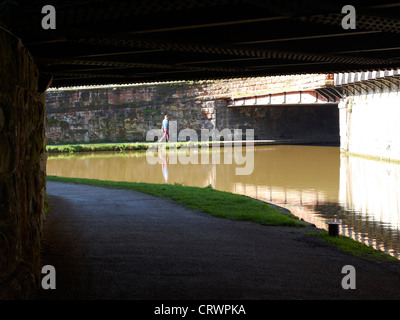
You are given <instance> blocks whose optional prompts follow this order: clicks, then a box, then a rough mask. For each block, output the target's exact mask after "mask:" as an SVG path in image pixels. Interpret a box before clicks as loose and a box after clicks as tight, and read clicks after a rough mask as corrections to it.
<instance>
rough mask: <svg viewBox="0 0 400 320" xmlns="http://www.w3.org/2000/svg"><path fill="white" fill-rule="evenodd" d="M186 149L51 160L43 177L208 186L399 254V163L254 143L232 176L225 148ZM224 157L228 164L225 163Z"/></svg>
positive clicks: (79, 155)
mask: <svg viewBox="0 0 400 320" xmlns="http://www.w3.org/2000/svg"><path fill="white" fill-rule="evenodd" d="M182 152H183V153H184V154H182ZM188 152H189V151H188V150H187V151H180V152H178V153H177V152H176V151H169V152H168V151H166V152H165V153H164V152H160V153H159V154H157V153H156V154H154V157H152V158H149V155H148V154H147V156H146V151H135V152H125V153H119V152H107V153H76V154H72V155H67V156H66V155H49V158H48V162H47V174H48V175H56V176H63V177H79V178H89V179H101V180H114V181H133V182H150V183H170V184H174V183H179V184H182V185H185V186H198V187H206V186H209V185H211V186H212V187H213V188H215V189H218V190H223V191H229V192H234V193H238V194H244V195H247V196H250V197H254V198H257V199H260V200H263V201H267V202H271V203H274V204H277V205H280V206H282V207H285V208H287V209H289V210H290V211H291V212H292V213H293V214H294V215H296V216H298V217H299V218H302V219H304V220H305V221H308V222H311V223H313V224H315V225H316V226H317V227H319V228H323V229H327V223H328V222H333V221H337V222H339V223H340V230H339V231H340V233H341V234H344V235H346V236H349V237H352V238H353V239H355V240H358V241H361V242H364V243H365V244H367V245H370V246H372V247H374V248H376V249H379V250H382V251H385V252H387V253H389V254H391V255H393V256H395V257H398V258H399V257H400V231H399V218H400V196H399V192H398V191H399V190H400V165H399V164H392V163H388V162H380V161H375V160H368V159H363V158H359V157H353V156H347V155H343V154H341V153H340V150H339V148H338V147H320V146H297V145H296V146H288V145H285V146H278V145H274V146H255V147H251V148H250V149H248V150H247V152H248V153H247V154H246V149H245V148H243V153H242V155H243V156H245V155H246V156H248V155H250V154H253V155H254V162H252V161H250V160H249V161H248V163H247V164H249V163H250V164H251V165H253V164H254V167H253V168H252V169H253V171H252V173H251V174H249V175H237V174H236V169H237V168H243V167H244V166H245V163H244V164H243V163H242V164H236V163H239V162H238V161H235V156H233V157H232V155H230V154H229V153H230V152H231V149H229V148H226V149H224V148H221V150H220V151H204V152H202V151H201V150H200V149H199V151H198V154H196V153H191V154H189V153H188ZM195 152H197V151H195ZM204 153H206V155H205V154H204ZM189 155H191V157H192V158H191V159H192V160H193V159H195V157H197V159H198V161H197V162H198V163H197V164H196V163H194V162H196V161H192V163H186V164H185V163H184V162H188V161H180V159H186V160H187V159H189ZM201 157H204V158H201ZM213 157H214V158H213ZM207 158H208V159H209V161H204V159H207ZM229 158H230V162H231V164H230V163H227V162H229V161H225V159H228V160H229ZM154 159H156V160H157V161H154ZM232 159H233V160H232ZM150 160H151V161H150ZM242 160H243V159H242ZM154 162H156V163H154ZM205 162H208V163H205Z"/></svg>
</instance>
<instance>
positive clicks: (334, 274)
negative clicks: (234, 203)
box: [38, 182, 400, 300]
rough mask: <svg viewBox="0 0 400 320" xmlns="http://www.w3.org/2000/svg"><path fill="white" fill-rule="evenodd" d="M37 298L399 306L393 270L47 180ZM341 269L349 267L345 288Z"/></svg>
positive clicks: (291, 232)
mask: <svg viewBox="0 0 400 320" xmlns="http://www.w3.org/2000/svg"><path fill="white" fill-rule="evenodd" d="M47 193H48V194H49V195H50V211H49V213H48V215H47V219H46V220H45V222H44V231H43V232H44V234H43V244H42V260H43V265H46V264H49V265H53V266H54V267H55V269H56V281H57V282H56V283H57V287H56V289H55V290H43V289H41V290H39V292H38V299H107V300H112V299H145V300H150V299H153V300H158V299H162V300H164V299H165V300H167V299H186V300H202V299H221V300H223V299H225V300H226V299H243V300H247V299H258V300H260V299H399V298H400V277H399V275H400V272H399V270H400V269H399V263H398V262H385V263H383V262H368V261H364V260H361V259H359V258H356V257H353V256H351V255H348V254H344V253H342V252H339V251H338V250H337V249H335V248H333V247H330V246H329V245H326V244H323V243H321V242H320V240H319V239H317V238H316V237H311V236H307V235H304V234H303V231H304V228H293V227H265V226H261V225H258V224H255V223H250V222H240V221H232V220H228V219H222V218H215V217H212V216H209V215H206V214H202V213H199V212H193V211H191V210H189V209H186V208H184V207H182V206H179V205H177V204H174V203H173V202H172V201H169V200H165V199H160V198H157V197H153V196H150V195H146V194H142V193H138V192H134V191H130V190H120V189H108V188H101V187H94V186H86V185H79V184H70V183H61V182H48V183H47ZM344 265H353V266H354V267H355V268H356V272H357V273H356V285H357V288H356V289H355V290H344V289H343V288H342V286H341V281H342V278H343V277H344V276H345V275H344V274H342V273H341V270H342V267H343V266H344Z"/></svg>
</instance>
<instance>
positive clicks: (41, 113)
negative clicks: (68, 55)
mask: <svg viewBox="0 0 400 320" xmlns="http://www.w3.org/2000/svg"><path fill="white" fill-rule="evenodd" d="M0 48H1V51H0V70H1V73H0V300H1V299H25V298H29V297H31V295H32V294H33V293H34V291H35V288H36V286H37V285H38V282H39V280H40V270H41V261H40V240H41V224H42V219H43V214H44V198H45V192H46V190H45V188H46V176H45V169H46V158H45V131H44V119H45V104H44V102H45V97H44V94H41V93H39V92H38V71H37V69H36V66H35V64H34V62H33V60H32V59H31V57H30V55H29V53H28V52H27V51H26V49H25V48H24V46H23V45H22V44H21V41H20V40H19V39H17V38H15V37H14V36H13V35H12V34H10V33H9V32H7V31H6V30H4V29H2V28H0Z"/></svg>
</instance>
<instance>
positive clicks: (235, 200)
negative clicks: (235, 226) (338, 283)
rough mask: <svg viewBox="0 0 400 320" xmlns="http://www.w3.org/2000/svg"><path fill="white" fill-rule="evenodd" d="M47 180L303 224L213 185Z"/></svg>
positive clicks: (210, 211) (274, 223) (276, 223)
mask: <svg viewBox="0 0 400 320" xmlns="http://www.w3.org/2000/svg"><path fill="white" fill-rule="evenodd" d="M47 179H48V180H49V181H60V182H71V183H81V184H88V185H94V186H101V187H108V188H121V189H129V190H135V191H139V192H143V193H147V194H151V195H154V196H158V197H162V198H168V199H171V200H173V201H175V202H177V203H179V204H182V205H184V206H186V207H188V208H191V209H194V210H200V211H202V212H205V213H208V214H211V215H213V216H217V217H222V218H230V219H235V220H243V221H253V222H257V223H261V224H266V225H271V226H304V223H303V222H301V221H300V220H298V219H297V217H295V216H294V215H290V214H284V213H281V212H280V211H279V210H278V209H276V208H273V207H271V206H269V205H268V204H266V203H264V202H261V201H257V200H255V199H252V198H249V197H246V196H241V195H237V194H234V193H230V192H224V191H218V190H215V189H213V188H211V187H206V188H199V187H187V186H182V185H170V184H152V183H137V182H116V181H102V180H92V179H78V178H63V177H54V176H48V177H47Z"/></svg>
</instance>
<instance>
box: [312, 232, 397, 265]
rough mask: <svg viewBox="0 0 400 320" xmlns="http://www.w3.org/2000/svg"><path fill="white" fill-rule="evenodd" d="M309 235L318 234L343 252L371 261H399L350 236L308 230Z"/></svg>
mask: <svg viewBox="0 0 400 320" xmlns="http://www.w3.org/2000/svg"><path fill="white" fill-rule="evenodd" d="M306 234H308V235H312V236H317V237H319V238H320V239H322V241H324V242H327V243H329V244H330V245H333V246H335V247H337V248H338V249H339V250H341V251H343V252H347V253H350V254H352V255H354V256H357V257H360V258H362V259H365V260H369V261H399V260H398V259H397V258H396V257H393V256H391V255H390V254H387V253H385V252H383V251H380V250H376V249H374V248H373V247H370V246H368V245H366V244H364V243H361V242H358V241H356V240H354V239H352V238H350V237H346V236H342V235H339V236H337V237H332V236H329V233H328V232H326V231H320V232H306Z"/></svg>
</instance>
